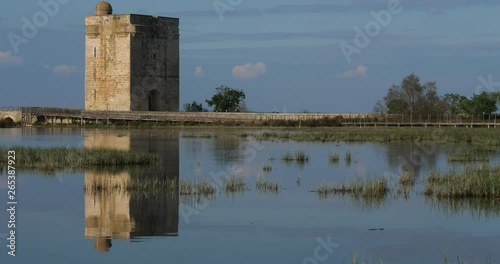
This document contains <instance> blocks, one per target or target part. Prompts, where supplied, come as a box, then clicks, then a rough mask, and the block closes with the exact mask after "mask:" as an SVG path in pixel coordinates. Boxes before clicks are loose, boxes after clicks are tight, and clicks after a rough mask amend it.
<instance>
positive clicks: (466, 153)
mask: <svg viewBox="0 0 500 264" xmlns="http://www.w3.org/2000/svg"><path fill="white" fill-rule="evenodd" d="M494 153H496V150H492V149H489V148H480V147H472V146H467V147H462V148H460V149H458V150H455V151H453V152H450V153H449V154H448V161H449V162H474V161H482V162H487V161H490V156H491V155H492V154H494Z"/></svg>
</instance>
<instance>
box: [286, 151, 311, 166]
mask: <svg viewBox="0 0 500 264" xmlns="http://www.w3.org/2000/svg"><path fill="white" fill-rule="evenodd" d="M281 160H282V161H283V163H285V164H287V165H290V164H292V163H293V162H295V164H296V165H297V166H298V167H299V168H302V167H304V165H305V164H306V163H308V162H309V155H307V154H306V153H305V152H304V151H297V152H295V153H294V154H290V153H289V152H287V153H285V154H284V155H283V156H281Z"/></svg>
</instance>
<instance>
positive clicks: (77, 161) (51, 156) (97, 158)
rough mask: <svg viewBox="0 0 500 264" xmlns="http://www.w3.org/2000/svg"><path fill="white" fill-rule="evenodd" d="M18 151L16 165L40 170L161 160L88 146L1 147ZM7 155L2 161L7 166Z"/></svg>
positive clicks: (152, 155)
mask: <svg viewBox="0 0 500 264" xmlns="http://www.w3.org/2000/svg"><path fill="white" fill-rule="evenodd" d="M11 150H13V151H15V152H16V156H17V157H19V158H18V159H17V160H16V161H15V162H16V164H15V165H16V167H17V168H19V169H36V170H44V171H53V170H68V169H87V168H89V169H90V168H94V167H103V166H111V167H113V166H114V167H120V166H131V165H152V164H157V163H159V162H160V159H159V157H158V155H157V154H151V153H143V152H134V151H123V150H111V149H86V148H83V149H81V148H61V147H55V148H40V147H22V146H16V147H10V148H6V147H0V153H5V154H6V153H7V151H11ZM6 164H7V158H4V159H1V160H0V165H6Z"/></svg>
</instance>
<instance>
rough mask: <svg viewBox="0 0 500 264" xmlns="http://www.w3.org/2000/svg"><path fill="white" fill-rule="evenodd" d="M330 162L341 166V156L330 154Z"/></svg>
mask: <svg viewBox="0 0 500 264" xmlns="http://www.w3.org/2000/svg"><path fill="white" fill-rule="evenodd" d="M328 160H329V161H330V164H333V165H337V164H339V161H340V157H339V154H337V153H333V154H330V156H329V157H328Z"/></svg>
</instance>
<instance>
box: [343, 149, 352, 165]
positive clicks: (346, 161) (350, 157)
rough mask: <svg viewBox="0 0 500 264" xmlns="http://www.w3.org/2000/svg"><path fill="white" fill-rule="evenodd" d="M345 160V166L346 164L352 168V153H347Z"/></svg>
mask: <svg viewBox="0 0 500 264" xmlns="http://www.w3.org/2000/svg"><path fill="white" fill-rule="evenodd" d="M344 160H345V164H346V166H347V167H350V166H351V162H352V155H351V152H350V151H347V152H346V153H345V158H344Z"/></svg>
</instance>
